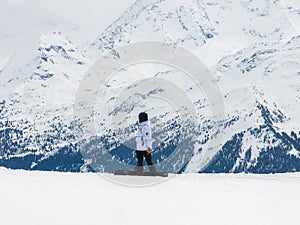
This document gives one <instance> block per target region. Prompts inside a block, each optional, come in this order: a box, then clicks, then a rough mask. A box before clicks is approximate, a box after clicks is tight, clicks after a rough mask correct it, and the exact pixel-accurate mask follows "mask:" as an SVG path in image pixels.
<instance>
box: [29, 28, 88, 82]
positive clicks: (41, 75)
mask: <svg viewBox="0 0 300 225" xmlns="http://www.w3.org/2000/svg"><path fill="white" fill-rule="evenodd" d="M40 40H41V43H40V47H39V48H38V50H39V53H40V56H39V63H40V65H39V66H38V67H37V68H36V70H35V71H34V73H33V76H32V78H33V79H47V78H51V77H52V76H54V74H55V75H56V76H59V75H62V76H65V77H69V76H70V74H72V76H76V75H78V73H76V72H75V71H74V70H71V71H70V69H72V68H71V67H70V66H68V65H70V64H72V65H73V64H74V67H75V68H76V67H82V65H85V64H88V60H87V59H86V58H85V57H84V56H83V55H82V54H81V53H80V52H78V51H77V50H76V48H75V47H74V45H73V44H72V43H71V41H70V40H69V39H68V38H66V37H64V36H63V35H62V34H61V33H60V32H54V33H53V34H47V35H46V34H42V35H41V36H40ZM77 78H78V77H77Z"/></svg>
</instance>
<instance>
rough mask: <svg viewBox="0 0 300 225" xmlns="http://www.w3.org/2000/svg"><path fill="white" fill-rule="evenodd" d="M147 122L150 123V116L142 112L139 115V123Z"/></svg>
mask: <svg viewBox="0 0 300 225" xmlns="http://www.w3.org/2000/svg"><path fill="white" fill-rule="evenodd" d="M145 121H148V114H147V113H145V112H141V113H140V114H139V123H142V122H145Z"/></svg>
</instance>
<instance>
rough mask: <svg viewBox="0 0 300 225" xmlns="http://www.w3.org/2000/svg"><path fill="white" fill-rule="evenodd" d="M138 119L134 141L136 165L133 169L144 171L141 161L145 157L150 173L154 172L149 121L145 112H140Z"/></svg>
mask: <svg viewBox="0 0 300 225" xmlns="http://www.w3.org/2000/svg"><path fill="white" fill-rule="evenodd" d="M138 117H139V128H138V132H137V136H136V138H135V141H136V149H135V153H136V157H137V161H138V165H137V166H136V168H135V169H136V170H137V171H138V172H143V169H144V165H143V160H144V157H145V159H146V162H147V164H148V166H149V170H150V172H156V169H155V166H154V165H153V162H152V157H151V150H152V136H151V128H150V121H149V120H148V114H147V113H145V112H141V113H140V114H139V116H138Z"/></svg>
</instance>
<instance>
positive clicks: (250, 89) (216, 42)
mask: <svg viewBox="0 0 300 225" xmlns="http://www.w3.org/2000/svg"><path fill="white" fill-rule="evenodd" d="M295 11H296V12H298V11H299V9H298V8H293V7H291V6H289V7H287V8H286V7H285V6H284V5H282V4H281V2H279V1H271V0H265V1H259V0H257V1H250V0H249V1H248V0H240V1H221V0H220V1H219V0H216V1H213V2H212V1H202V0H188V1H180V0H172V1H171V0H156V1H155V0H138V1H136V2H135V3H134V4H133V5H132V6H131V7H130V8H129V9H128V10H127V11H126V12H124V13H123V14H122V15H121V16H120V17H119V19H118V20H116V21H115V22H114V23H113V24H111V25H110V26H109V27H107V28H106V30H105V31H104V32H103V33H102V34H101V35H100V36H99V37H98V38H97V39H96V40H95V41H94V42H93V43H91V44H90V45H89V46H86V48H85V50H84V51H83V52H84V53H81V52H80V51H79V50H78V49H76V47H75V46H74V45H73V44H72V43H71V42H70V41H69V40H68V38H66V37H64V35H63V34H61V33H60V32H54V33H53V34H45V35H41V36H40V46H39V47H38V48H37V50H36V52H35V55H34V56H33V57H32V60H31V61H30V62H24V63H23V64H22V65H18V66H17V67H16V65H15V64H14V62H15V61H14V57H12V59H11V60H10V61H9V62H8V64H7V65H6V66H5V67H4V68H3V69H2V71H1V73H0V74H1V78H0V86H1V98H2V99H1V105H0V106H1V107H0V118H1V122H0V126H1V129H0V140H1V149H0V156H1V159H0V165H2V166H6V167H10V168H24V169H41V170H59V171H86V170H93V169H96V170H97V169H98V168H91V167H90V163H91V161H93V158H95V154H96V155H97V158H101V159H102V161H101V162H97V163H98V164H99V165H100V164H101V166H104V168H105V171H108V172H112V171H114V170H115V169H116V167H117V166H118V164H115V161H116V160H117V161H120V162H122V163H123V165H124V167H126V168H128V167H132V165H134V164H135V163H136V162H135V158H134V155H133V152H132V148H134V144H133V143H134V134H135V131H136V129H137V128H136V115H137V114H138V112H139V111H140V110H142V109H144V110H146V111H147V112H149V114H150V115H152V119H151V122H152V126H153V130H154V132H153V136H154V146H155V149H154V152H153V158H154V160H155V161H156V162H157V163H158V164H157V166H158V167H159V169H161V170H165V171H168V172H173V173H181V172H253V173H274V172H292V171H300V145H299V144H300V138H299V135H300V125H299V124H300V123H299V122H300V121H299V117H298V115H297V109H298V108H299V107H298V106H299V100H300V93H299V90H300V86H299V85H298V83H300V82H299V78H300V77H299V73H300V72H299V71H300V64H299V62H300V60H299V59H300V50H299V49H300V36H299V33H298V31H297V29H295V24H294V23H292V22H291V17H293V18H294V17H295V16H296V15H295ZM298 16H299V14H298ZM145 40H156V41H162V42H164V43H166V44H170V45H175V46H176V45H179V46H183V47H185V48H186V49H188V50H190V51H192V52H193V53H194V54H196V55H197V56H198V57H199V58H200V59H202V61H203V62H205V63H206V64H207V65H208V67H209V69H210V71H211V73H212V74H213V75H214V76H215V79H216V82H217V84H218V86H219V88H220V91H221V93H222V95H223V96H222V97H223V100H224V104H225V108H226V112H225V118H224V120H223V121H219V122H221V123H222V127H221V129H220V130H218V132H217V133H212V130H213V127H215V126H217V124H216V122H215V121H214V120H213V118H212V116H211V113H210V105H209V101H208V99H207V96H206V95H205V93H203V92H201V90H199V89H197V88H196V89H195V87H194V86H193V83H192V81H191V80H189V79H188V78H187V77H186V75H185V74H184V73H183V72H182V71H180V70H179V69H176V68H172V67H169V66H162V65H155V64H154V63H152V64H151V63H148V64H141V65H134V66H130V67H128V68H126V69H124V70H122V71H118V73H117V74H116V75H115V76H113V77H112V78H110V79H109V80H108V81H107V82H106V88H105V90H104V93H102V95H99V96H98V99H97V102H96V105H95V114H94V115H87V117H88V120H95V121H96V122H95V126H96V133H95V135H91V136H90V137H88V138H87V139H86V140H83V142H82V143H79V142H78V139H76V134H77V132H76V131H77V130H78V121H74V118H73V113H74V111H73V109H74V108H73V106H74V101H75V98H76V93H77V88H78V86H79V85H80V83H81V79H82V78H83V76H84V75H85V73H86V72H87V71H89V68H90V66H91V65H92V63H91V62H95V61H96V60H97V59H98V58H99V57H101V56H103V54H107V53H108V52H110V51H114V52H115V53H117V52H116V51H117V50H116V49H117V48H118V47H120V46H125V45H126V44H128V43H135V42H138V41H145ZM153 77H155V78H159V79H165V80H167V81H168V82H172V83H173V84H176V85H177V86H178V87H180V88H181V89H182V90H184V93H185V94H186V95H188V96H189V98H190V99H192V101H193V104H194V106H195V109H196V115H197V118H198V120H199V124H191V121H190V120H185V119H183V120H182V119H180V118H179V117H178V116H177V113H178V112H177V111H176V110H175V109H174V108H172V106H171V105H168V104H165V103H164V102H162V100H158V99H157V98H156V97H157V95H158V94H159V93H164V92H167V88H166V87H165V86H164V85H163V84H162V83H155V82H152V81H151V84H149V83H148V84H145V83H143V82H141V79H151V78H153ZM147 88H148V89H147ZM127 89H128V90H137V91H136V92H133V93H131V95H129V96H128V97H127V98H125V99H124V102H125V103H126V104H123V105H122V106H120V107H115V108H114V104H115V100H116V99H117V98H118V97H119V96H120V95H122V94H124V90H127ZM281 90H284V91H281ZM103 106H105V107H103ZM82 107H84V106H82ZM189 113H190V112H188V113H186V114H185V117H186V118H189V117H190V116H191V114H189ZM111 118H124V119H122V120H121V121H119V120H114V119H111ZM79 122H80V121H79ZM79 124H80V123H79ZM120 124H121V125H122V126H124V124H127V129H125V130H120V129H118V127H120ZM80 126H81V128H84V126H85V124H84V123H83V124H80ZM218 126H219V125H218ZM81 128H80V129H81ZM183 137H184V138H183ZM215 139H220V140H222V141H221V143H218V144H217V145H214V146H211V141H212V140H215ZM82 148H84V149H85V150H84V151H85V152H88V154H84V155H83V156H82V154H81V153H82V152H80V151H79V150H82ZM99 149H100V150H99ZM103 149H104V150H103ZM108 152H109V153H110V154H107V153H108ZM98 154H99V155H98Z"/></svg>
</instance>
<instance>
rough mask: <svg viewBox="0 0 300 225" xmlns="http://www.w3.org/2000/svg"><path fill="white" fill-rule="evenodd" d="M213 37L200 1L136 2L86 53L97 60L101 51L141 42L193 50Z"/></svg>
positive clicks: (212, 28)
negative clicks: (89, 53)
mask: <svg viewBox="0 0 300 225" xmlns="http://www.w3.org/2000/svg"><path fill="white" fill-rule="evenodd" d="M215 35H217V31H216V30H215V28H214V23H213V22H211V20H210V18H209V16H208V14H207V12H206V8H205V4H204V3H203V2H202V1H201V0H197V1H196V0H187V1H184V2H183V1H181V0H172V1H167V0H147V1H139V0H138V1H136V2H135V4H133V5H132V7H131V8H130V9H129V10H128V11H126V12H125V13H124V14H123V15H121V17H120V18H119V19H118V20H117V21H115V22H114V23H113V24H112V25H111V26H109V27H108V28H107V29H106V31H105V32H104V33H103V34H102V35H101V36H100V37H99V38H98V40H97V41H95V42H94V43H92V46H91V49H90V50H91V51H92V56H93V57H99V55H100V54H101V52H103V51H105V49H114V48H116V47H117V46H120V45H124V44H127V43H132V42H136V41H145V40H157V41H164V42H167V43H173V44H180V45H183V46H185V47H186V48H188V49H197V48H199V47H201V46H203V45H204V44H205V43H206V42H207V40H208V39H211V38H213V37H214V36H215Z"/></svg>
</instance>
